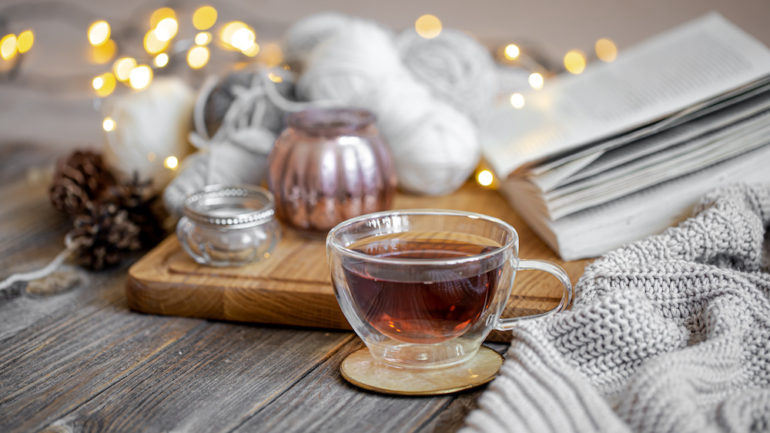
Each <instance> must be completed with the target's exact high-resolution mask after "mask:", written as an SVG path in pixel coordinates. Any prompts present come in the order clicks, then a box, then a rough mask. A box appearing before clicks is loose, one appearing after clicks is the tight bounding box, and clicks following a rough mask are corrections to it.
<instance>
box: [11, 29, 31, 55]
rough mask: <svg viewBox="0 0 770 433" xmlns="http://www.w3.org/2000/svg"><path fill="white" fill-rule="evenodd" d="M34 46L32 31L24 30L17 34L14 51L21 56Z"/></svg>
mask: <svg viewBox="0 0 770 433" xmlns="http://www.w3.org/2000/svg"><path fill="white" fill-rule="evenodd" d="M34 44H35V34H34V33H32V30H24V31H23V32H21V33H19V36H18V37H17V38H16V49H17V50H18V51H19V53H21V54H24V53H26V52H27V51H29V50H31V49H32V45H34Z"/></svg>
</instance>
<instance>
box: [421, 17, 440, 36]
mask: <svg viewBox="0 0 770 433" xmlns="http://www.w3.org/2000/svg"><path fill="white" fill-rule="evenodd" d="M441 28H442V26H441V20H440V19H438V17H437V16H435V15H430V14H426V15H423V16H421V17H420V18H417V21H415V22H414V30H415V31H416V32H417V34H418V35H420V36H422V37H423V38H425V39H433V38H435V37H436V36H438V35H439V34H441Z"/></svg>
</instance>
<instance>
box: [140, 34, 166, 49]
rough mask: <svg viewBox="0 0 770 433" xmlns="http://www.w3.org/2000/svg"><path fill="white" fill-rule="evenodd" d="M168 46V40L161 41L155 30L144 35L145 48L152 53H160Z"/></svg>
mask: <svg viewBox="0 0 770 433" xmlns="http://www.w3.org/2000/svg"><path fill="white" fill-rule="evenodd" d="M166 47H168V42H167V41H161V40H160V39H159V38H158V33H157V32H156V31H155V30H150V31H149V32H147V34H145V35H144V50H145V51H147V52H148V53H150V54H158V53H159V52H161V51H163V50H165V49H166Z"/></svg>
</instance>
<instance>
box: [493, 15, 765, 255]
mask: <svg viewBox="0 0 770 433" xmlns="http://www.w3.org/2000/svg"><path fill="white" fill-rule="evenodd" d="M548 84H549V85H548V86H547V87H546V88H544V89H543V90H541V91H533V92H531V93H530V94H528V95H527V99H526V100H527V106H526V107H525V109H522V110H515V109H513V108H512V107H510V106H501V107H498V108H497V109H495V110H494V111H493V112H492V113H490V114H489V115H488V116H486V117H485V118H484V120H483V121H482V127H481V131H482V132H481V141H482V145H483V151H484V156H485V159H486V160H487V161H488V163H489V164H490V166H491V167H492V168H493V170H494V171H495V173H496V174H497V176H498V177H499V178H501V179H503V183H502V191H503V193H504V194H505V195H506V197H507V198H508V199H509V201H510V202H511V203H512V205H513V206H514V207H515V208H516V209H517V211H519V213H520V214H521V215H522V216H523V217H524V218H525V219H526V220H527V221H528V222H529V224H530V225H531V226H532V227H533V228H534V229H535V230H536V231H537V232H538V233H539V234H540V236H541V237H542V238H543V239H544V240H545V241H546V242H548V243H549V244H550V245H551V247H552V248H554V249H555V250H557V251H558V252H559V253H560V254H561V256H562V257H563V258H564V259H575V258H581V257H590V256H594V255H598V254H601V253H603V252H605V251H607V250H609V249H611V248H615V247H618V246H620V245H622V244H624V243H626V242H630V241H633V240H636V239H638V238H640V237H642V236H645V235H648V234H651V233H655V232H659V231H661V230H662V229H664V228H665V227H667V226H669V225H671V224H672V223H674V222H676V221H677V220H678V219H679V218H680V217H681V216H682V215H683V214H686V212H687V210H688V208H689V207H690V206H691V205H692V204H693V203H694V202H695V201H696V200H697V198H698V196H700V195H701V194H703V193H704V192H706V191H707V190H709V189H711V188H714V187H716V186H718V185H722V184H726V183H730V182H736V181H746V182H754V181H763V180H767V181H770V50H768V49H767V47H765V46H764V45H762V44H761V43H760V42H758V41H756V40H755V39H753V38H752V37H751V36H749V35H747V34H746V33H744V32H743V31H741V30H740V29H739V28H737V27H735V26H734V25H732V24H730V23H729V22H728V21H726V20H725V19H724V18H722V17H721V16H720V15H718V14H710V15H707V16H704V17H702V18H699V19H697V20H695V21H693V22H690V23H687V24H685V25H684V26H681V27H679V28H676V29H674V30H670V31H668V32H665V33H662V34H660V35H658V36H656V37H654V38H652V39H650V40H648V41H645V42H643V43H641V44H639V45H637V46H635V47H632V48H629V49H628V50H625V51H623V52H621V53H620V55H619V56H618V59H617V60H616V61H615V62H614V63H603V64H595V65H591V66H589V68H587V69H586V71H585V73H584V74H582V75H577V76H568V77H563V78H560V79H556V80H553V81H552V82H550V83H548Z"/></svg>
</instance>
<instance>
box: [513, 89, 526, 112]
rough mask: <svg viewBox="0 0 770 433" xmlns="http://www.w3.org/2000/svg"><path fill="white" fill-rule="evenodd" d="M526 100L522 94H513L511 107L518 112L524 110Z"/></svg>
mask: <svg viewBox="0 0 770 433" xmlns="http://www.w3.org/2000/svg"><path fill="white" fill-rule="evenodd" d="M524 104H525V100H524V95H522V94H521V93H518V92H517V93H512V94H511V106H512V107H513V108H515V109H517V110H520V109H522V108H524Z"/></svg>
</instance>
